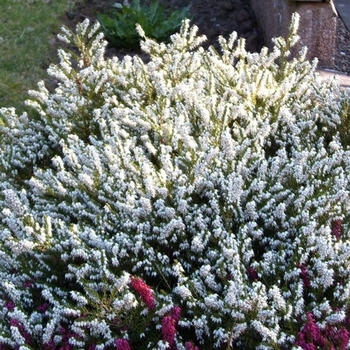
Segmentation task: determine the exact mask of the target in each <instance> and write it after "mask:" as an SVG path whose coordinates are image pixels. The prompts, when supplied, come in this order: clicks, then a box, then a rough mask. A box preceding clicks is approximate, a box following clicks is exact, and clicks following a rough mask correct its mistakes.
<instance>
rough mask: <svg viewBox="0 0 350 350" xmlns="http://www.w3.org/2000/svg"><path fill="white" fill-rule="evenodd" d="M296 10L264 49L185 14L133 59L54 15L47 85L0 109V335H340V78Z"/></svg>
mask: <svg viewBox="0 0 350 350" xmlns="http://www.w3.org/2000/svg"><path fill="white" fill-rule="evenodd" d="M297 19H298V17H297V16H294V17H293V25H292V27H291V33H290V36H289V38H288V39H286V40H284V39H282V38H278V39H276V40H275V47H274V49H273V51H271V52H268V50H267V49H263V50H262V51H261V53H259V54H258V53H248V52H246V50H245V48H244V40H238V41H237V40H236V35H235V34H232V35H231V37H230V39H229V40H228V41H226V40H224V39H223V38H220V43H221V46H222V50H223V52H222V54H219V53H217V52H216V51H215V50H214V49H212V48H209V49H208V50H204V49H203V48H201V47H200V44H201V43H202V42H203V40H204V38H203V37H197V36H196V28H195V27H192V28H190V27H189V22H188V21H185V22H184V23H183V25H182V28H181V31H180V33H178V34H175V35H173V36H172V37H171V43H169V44H167V45H166V44H157V43H156V42H154V41H152V40H149V39H147V38H145V40H144V41H143V42H142V48H143V50H144V51H146V52H147V53H149V55H150V62H149V63H147V64H145V63H143V61H142V60H141V59H140V58H138V57H134V58H131V57H125V58H124V59H123V60H121V61H119V60H118V59H117V58H113V59H105V58H104V48H105V46H106V42H105V41H104V40H103V38H102V35H101V34H98V25H95V26H93V27H90V26H89V23H88V22H87V21H85V22H83V23H82V24H80V25H78V27H77V34H73V33H71V32H70V31H68V30H67V29H64V31H63V34H62V35H61V36H60V37H61V39H63V40H65V41H67V42H70V43H75V44H76V45H77V46H78V48H79V49H80V56H77V57H74V56H73V54H71V53H68V52H65V51H63V50H61V51H59V55H60V59H61V63H60V64H59V65H53V66H51V67H50V69H49V73H50V75H51V76H53V77H55V78H56V79H58V81H59V85H58V87H57V88H56V90H55V91H54V92H53V93H50V92H49V91H48V90H47V89H46V88H45V86H44V84H43V83H40V84H39V89H38V91H32V92H31V96H32V100H31V101H28V105H29V106H32V107H33V109H34V112H33V113H31V114H30V115H26V114H23V115H21V116H17V115H16V113H15V111H14V110H13V109H11V108H9V109H2V110H1V125H2V126H1V128H0V130H1V146H0V147H1V151H2V158H1V165H0V170H1V176H2V178H1V182H0V186H1V196H0V202H1V208H2V211H1V229H0V232H1V236H0V237H1V240H0V242H1V243H0V248H1V249H0V260H1V263H0V281H1V282H0V295H1V298H2V302H3V307H2V308H1V309H0V344H1V348H5V349H17V348H20V349H29V348H33V349H63V348H64V349H114V348H117V349H124V350H125V349H179V350H183V349H187V350H188V349H247V350H249V349H292V348H293V349H316V348H322V349H334V348H335V349H345V348H346V347H347V344H348V342H349V320H350V313H349V307H348V305H349V301H350V295H349V293H350V269H349V262H350V243H349V238H350V234H349V228H348V225H349V215H348V213H349V175H348V174H349V166H350V164H349V159H350V154H349V151H348V149H347V140H348V138H347V132H346V130H345V129H344V125H343V124H342V123H341V120H347V118H346V115H347V113H348V109H347V108H348V106H349V97H348V96H347V95H346V94H345V93H344V92H342V91H340V90H339V89H338V88H337V86H336V85H334V84H332V83H322V82H321V81H319V79H318V77H317V74H316V73H315V64H310V63H309V62H307V61H306V60H305V52H304V51H303V52H301V53H300V55H299V56H298V57H297V58H290V57H289V51H290V48H291V46H292V45H293V43H294V42H295V41H296V40H297V36H296V32H295V31H296V27H297V23H296V22H297ZM140 32H142V30H141V29H140ZM340 131H341V132H340Z"/></svg>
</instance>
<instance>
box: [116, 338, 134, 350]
mask: <svg viewBox="0 0 350 350" xmlns="http://www.w3.org/2000/svg"><path fill="white" fill-rule="evenodd" d="M115 345H116V346H117V350H131V347H130V344H129V342H128V340H126V339H123V338H119V339H116V340H115Z"/></svg>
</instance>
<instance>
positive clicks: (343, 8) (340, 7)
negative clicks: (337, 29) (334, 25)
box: [333, 0, 350, 30]
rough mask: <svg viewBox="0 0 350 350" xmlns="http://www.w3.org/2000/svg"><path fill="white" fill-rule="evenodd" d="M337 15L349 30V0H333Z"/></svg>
mask: <svg viewBox="0 0 350 350" xmlns="http://www.w3.org/2000/svg"><path fill="white" fill-rule="evenodd" d="M333 2H334V5H335V8H336V9H337V12H338V15H339V16H340V18H341V19H342V20H343V22H344V24H345V26H346V27H347V28H348V30H350V0H333Z"/></svg>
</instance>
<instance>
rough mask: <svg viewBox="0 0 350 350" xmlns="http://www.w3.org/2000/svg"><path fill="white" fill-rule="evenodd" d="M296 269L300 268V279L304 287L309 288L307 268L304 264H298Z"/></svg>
mask: <svg viewBox="0 0 350 350" xmlns="http://www.w3.org/2000/svg"><path fill="white" fill-rule="evenodd" d="M298 267H299V268H300V270H301V271H300V277H301V279H302V280H303V282H304V287H305V288H309V287H310V286H311V282H310V278H309V276H308V273H307V268H306V266H305V265H304V264H299V265H298Z"/></svg>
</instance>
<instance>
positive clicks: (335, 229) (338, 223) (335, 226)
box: [332, 220, 343, 239]
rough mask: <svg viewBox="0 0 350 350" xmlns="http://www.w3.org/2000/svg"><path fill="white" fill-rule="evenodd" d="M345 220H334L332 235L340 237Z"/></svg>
mask: <svg viewBox="0 0 350 350" xmlns="http://www.w3.org/2000/svg"><path fill="white" fill-rule="evenodd" d="M342 224H343V222H342V221H341V220H335V221H333V222H332V235H333V236H335V238H337V239H339V238H340V235H341V227H342Z"/></svg>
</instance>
